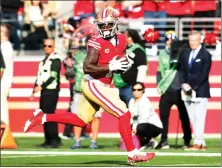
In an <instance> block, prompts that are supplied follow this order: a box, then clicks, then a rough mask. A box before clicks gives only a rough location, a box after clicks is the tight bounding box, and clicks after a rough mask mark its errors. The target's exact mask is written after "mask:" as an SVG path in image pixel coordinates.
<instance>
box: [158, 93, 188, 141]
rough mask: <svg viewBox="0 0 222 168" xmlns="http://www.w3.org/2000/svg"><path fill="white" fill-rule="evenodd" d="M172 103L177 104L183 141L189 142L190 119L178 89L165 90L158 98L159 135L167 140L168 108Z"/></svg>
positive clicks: (163, 139) (162, 139)
mask: <svg viewBox="0 0 222 168" xmlns="http://www.w3.org/2000/svg"><path fill="white" fill-rule="evenodd" d="M174 104H175V105H176V106H177V108H178V111H179V116H180V120H181V123H182V129H183V132H184V137H183V139H184V142H186V143H189V142H190V140H191V129H190V120H189V117H188V114H187V110H186V107H185V105H184V102H183V100H182V99H181V93H180V90H178V91H167V92H166V93H165V94H163V95H162V96H161V98H160V103H159V109H160V119H161V121H162V123H163V132H162V136H161V141H167V134H168V125H169V124H168V120H169V115H170V109H171V107H172V106H173V105H174Z"/></svg>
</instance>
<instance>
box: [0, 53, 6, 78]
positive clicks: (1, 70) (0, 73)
mask: <svg viewBox="0 0 222 168" xmlns="http://www.w3.org/2000/svg"><path fill="white" fill-rule="evenodd" d="M4 70H5V62H4V59H3V56H2V52H1V51H0V80H2V76H3V74H4Z"/></svg>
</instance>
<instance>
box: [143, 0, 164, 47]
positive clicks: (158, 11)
mask: <svg viewBox="0 0 222 168" xmlns="http://www.w3.org/2000/svg"><path fill="white" fill-rule="evenodd" d="M167 3H168V2H167V0H150V1H146V0H144V1H143V9H144V19H148V21H149V18H151V19H165V18H166V17H167V14H166V5H167ZM144 24H145V25H146V24H147V25H153V26H154V29H156V30H158V31H159V32H160V36H161V38H160V43H161V44H158V48H159V49H164V34H165V31H166V22H165V21H157V22H147V21H145V22H144Z"/></svg>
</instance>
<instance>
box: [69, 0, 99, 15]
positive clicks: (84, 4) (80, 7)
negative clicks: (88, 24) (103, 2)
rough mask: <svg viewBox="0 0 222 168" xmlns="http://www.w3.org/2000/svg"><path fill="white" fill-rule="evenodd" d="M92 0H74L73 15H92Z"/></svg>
mask: <svg viewBox="0 0 222 168" xmlns="http://www.w3.org/2000/svg"><path fill="white" fill-rule="evenodd" d="M94 12H95V11H94V1H92V0H88V1H78V0H77V1H74V6H73V16H79V17H82V18H84V17H94V16H95V13H94Z"/></svg>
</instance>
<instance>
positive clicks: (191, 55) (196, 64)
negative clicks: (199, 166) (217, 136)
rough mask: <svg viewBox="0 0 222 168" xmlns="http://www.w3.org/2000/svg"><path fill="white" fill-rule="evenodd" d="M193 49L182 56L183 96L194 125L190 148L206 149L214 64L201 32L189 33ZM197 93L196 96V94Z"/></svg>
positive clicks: (180, 70) (180, 61)
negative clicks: (205, 134)
mask: <svg viewBox="0 0 222 168" xmlns="http://www.w3.org/2000/svg"><path fill="white" fill-rule="evenodd" d="M188 38H189V44H190V48H191V50H189V51H184V53H183V55H182V56H181V57H180V60H179V63H180V69H179V72H180V77H181V83H182V89H183V92H182V96H183V95H184V97H185V98H183V97H182V98H183V100H184V101H185V106H186V108H187V112H188V115H189V118H190V121H191V124H192V126H193V132H194V142H193V146H192V147H190V148H188V150H206V143H205V140H204V128H205V120H206V114H207V101H208V100H207V98H209V97H210V84H209V73H210V68H211V64H212V58H211V55H210V53H209V52H208V51H207V50H206V49H205V48H204V47H203V46H202V45H201V34H200V32H198V31H196V30H194V31H191V32H190V33H189V37H188ZM195 95H196V96H195Z"/></svg>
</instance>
